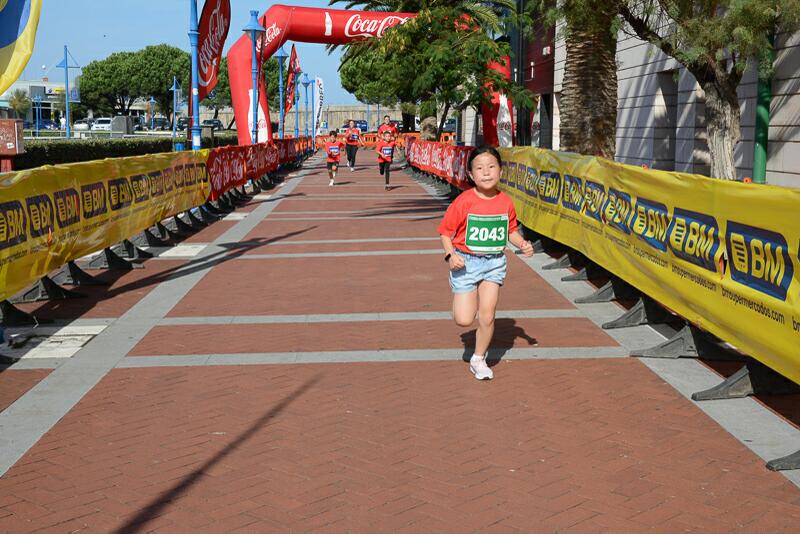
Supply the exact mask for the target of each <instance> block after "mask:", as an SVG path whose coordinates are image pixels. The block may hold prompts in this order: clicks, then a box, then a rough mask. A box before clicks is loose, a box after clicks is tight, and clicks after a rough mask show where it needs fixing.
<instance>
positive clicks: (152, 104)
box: [148, 96, 156, 131]
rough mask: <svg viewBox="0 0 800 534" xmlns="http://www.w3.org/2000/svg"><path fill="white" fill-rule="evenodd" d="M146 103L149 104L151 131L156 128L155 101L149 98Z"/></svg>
mask: <svg viewBox="0 0 800 534" xmlns="http://www.w3.org/2000/svg"><path fill="white" fill-rule="evenodd" d="M148 102H149V103H150V130H151V131H152V130H155V127H156V105H155V104H156V99H155V98H153V97H152V96H151V97H150V100H148Z"/></svg>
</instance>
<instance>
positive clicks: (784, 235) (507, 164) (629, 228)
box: [501, 147, 800, 383]
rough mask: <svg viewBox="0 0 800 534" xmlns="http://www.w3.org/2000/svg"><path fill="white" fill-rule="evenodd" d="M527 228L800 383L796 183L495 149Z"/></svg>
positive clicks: (504, 182) (799, 235)
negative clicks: (750, 180) (770, 182)
mask: <svg viewBox="0 0 800 534" xmlns="http://www.w3.org/2000/svg"><path fill="white" fill-rule="evenodd" d="M501 154H502V156H503V160H504V167H503V177H502V179H501V187H502V189H503V190H504V191H505V192H506V193H508V194H509V195H510V196H511V198H512V199H513V200H514V204H515V206H516V209H517V215H518V217H519V220H520V221H521V222H522V223H523V224H524V225H525V226H527V227H528V228H530V229H532V230H534V231H536V232H538V233H540V234H542V235H545V236H548V237H551V238H553V239H555V240H556V241H559V242H561V243H564V244H566V245H568V246H570V247H572V248H574V249H576V250H578V251H580V252H582V253H583V254H585V255H586V256H587V257H588V258H590V259H591V260H592V261H594V262H596V263H597V264H599V265H601V266H603V267H604V268H606V269H607V270H609V271H610V272H612V273H614V274H615V275H617V276H619V277H620V278H622V279H624V280H625V281H627V282H629V283H630V284H632V285H633V286H635V287H636V288H638V289H639V290H641V291H642V292H644V293H646V294H648V295H650V296H651V297H653V298H654V299H655V300H657V301H659V302H660V303H661V304H663V305H664V306H666V307H668V308H670V309H671V310H673V311H674V312H675V313H677V314H679V315H681V316H682V317H684V318H685V319H687V320H688V321H690V322H692V323H694V324H695V325H698V326H700V327H701V328H703V329H705V330H707V331H709V332H711V333H713V334H714V335H716V336H718V337H719V338H721V339H723V340H724V341H727V342H729V343H731V344H732V345H734V346H736V347H737V348H739V349H740V350H741V351H743V352H745V353H747V354H749V355H751V356H753V357H754V358H756V359H758V360H760V361H761V362H763V363H764V364H766V365H768V366H769V367H771V368H772V369H774V370H776V371H778V372H779V373H781V374H783V375H784V376H786V377H788V378H790V379H792V380H793V381H795V382H797V383H800V351H798V349H797V347H798V346H799V345H800V280H799V278H800V273H799V272H798V269H797V266H796V265H795V261H800V256H798V248H800V217H798V215H797V214H798V213H800V190H793V189H784V188H779V187H771V186H766V185H755V184H743V183H739V182H727V181H722V180H712V179H710V178H706V177H703V176H698V175H693V174H683V173H677V172H666V171H654V170H645V169H642V168H639V167H633V166H630V165H623V164H620V163H615V162H613V161H609V160H605V159H601V158H594V157H587V156H580V155H577V154H569V153H562V152H552V151H548V150H540V149H535V148H522V147H519V148H510V149H503V150H501Z"/></svg>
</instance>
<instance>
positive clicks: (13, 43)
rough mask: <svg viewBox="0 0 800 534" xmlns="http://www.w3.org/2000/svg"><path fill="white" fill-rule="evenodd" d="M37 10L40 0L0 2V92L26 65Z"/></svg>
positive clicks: (33, 40) (31, 46) (29, 53)
mask: <svg viewBox="0 0 800 534" xmlns="http://www.w3.org/2000/svg"><path fill="white" fill-rule="evenodd" d="M41 10H42V0H0V93H4V92H5V91H6V89H8V88H9V87H11V84H12V83H14V82H15V81H17V78H19V75H20V74H22V71H23V70H24V69H25V65H27V64H28V60H29V59H30V57H31V54H32V53H33V44H34V42H35V41H36V29H37V28H38V27H39V13H40V12H41Z"/></svg>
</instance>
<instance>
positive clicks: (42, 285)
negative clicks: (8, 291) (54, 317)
mask: <svg viewBox="0 0 800 534" xmlns="http://www.w3.org/2000/svg"><path fill="white" fill-rule="evenodd" d="M85 297H86V295H84V294H83V293H78V292H77V291H71V290H69V289H65V288H63V287H61V286H59V285H58V284H56V283H55V282H53V281H52V280H51V279H50V278H48V277H46V276H43V277H42V278H40V279H39V281H38V282H36V283H35V284H34V285H33V286H32V287H30V288H29V289H27V290H26V291H25V292H24V293H22V294H21V295H19V296H17V297H14V298H13V299H11V302H12V303H13V304H23V303H25V302H40V301H43V300H67V299H79V298H85Z"/></svg>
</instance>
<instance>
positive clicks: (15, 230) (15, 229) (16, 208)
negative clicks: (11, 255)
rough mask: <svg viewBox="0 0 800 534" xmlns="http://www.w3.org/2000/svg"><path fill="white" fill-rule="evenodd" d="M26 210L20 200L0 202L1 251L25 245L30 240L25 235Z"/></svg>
mask: <svg viewBox="0 0 800 534" xmlns="http://www.w3.org/2000/svg"><path fill="white" fill-rule="evenodd" d="M26 223H27V221H26V220H25V208H23V207H22V203H21V202H20V201H19V200H12V201H11V202H0V250H3V249H4V248H8V247H13V246H14V245H18V244H20V243H24V242H25V241H26V240H27V239H28V234H26V233H25V225H26Z"/></svg>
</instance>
